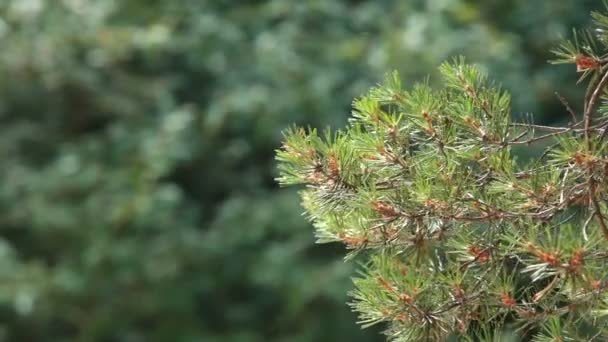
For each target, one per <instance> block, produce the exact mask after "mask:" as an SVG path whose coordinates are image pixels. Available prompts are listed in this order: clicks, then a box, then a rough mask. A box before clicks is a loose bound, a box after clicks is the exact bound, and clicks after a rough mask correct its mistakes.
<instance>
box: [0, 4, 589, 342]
mask: <svg viewBox="0 0 608 342" xmlns="http://www.w3.org/2000/svg"><path fill="white" fill-rule="evenodd" d="M599 6H600V2H599V1H597V0H594V1H591V0H586V1H584V0H560V1H530V0H511V1H505V0H483V1H482V0H424V1H423V0H412V1H388V0H386V1H378V0H310V1H288V0H257V1H254V0H240V1H236V0H234V1H230V0H207V1H205V0H171V1H163V0H124V1H118V0H1V1H0V158H1V164H0V179H1V182H2V183H1V186H0V341H118V342H123V341H124V342H131V341H133V342H136V341H222V342H237V341H239V342H240V341H243V342H249V341H253V342H255V341H380V340H383V338H382V337H381V336H380V335H379V334H378V329H376V330H374V329H369V330H363V331H362V330H360V328H359V327H358V326H357V325H356V323H355V321H356V317H355V315H354V314H352V313H351V312H350V309H349V307H348V306H347V305H346V304H345V303H346V302H347V301H348V297H347V296H346V293H347V291H348V290H349V289H350V288H351V283H350V277H351V276H352V275H353V274H354V273H353V272H354V271H353V269H354V267H355V266H356V265H354V264H353V263H344V262H343V261H342V259H341V256H342V255H343V250H342V247H341V246H331V245H330V246H316V245H314V237H313V232H312V229H311V227H310V224H309V223H307V222H306V220H305V218H303V217H302V216H301V211H302V209H301V208H300V206H299V203H298V202H299V201H298V197H297V194H296V193H295V192H293V191H290V190H282V189H279V188H278V187H277V185H276V183H275V182H274V180H273V178H274V177H275V176H276V173H275V170H274V167H275V164H274V161H273V155H274V150H275V149H276V148H278V146H279V144H280V140H281V131H282V130H284V129H285V128H286V127H288V126H289V125H291V124H299V125H311V126H314V127H325V126H328V125H331V126H333V127H339V126H341V125H343V124H344V123H345V122H346V118H347V116H348V113H349V110H350V103H351V101H352V99H353V98H354V97H357V96H359V95H360V94H362V93H363V92H364V91H365V90H366V89H367V88H369V87H371V86H373V85H375V84H376V83H378V82H379V81H380V80H381V79H382V77H383V75H384V74H385V73H386V72H388V71H391V70H393V69H397V70H399V71H400V72H401V74H402V76H403V77H404V78H405V81H406V82H413V81H415V80H420V79H421V78H423V77H424V76H425V75H427V74H432V73H433V72H434V70H435V68H436V66H437V65H438V64H439V63H441V62H442V61H444V60H446V59H450V58H452V57H454V56H457V55H464V56H465V57H466V58H467V61H469V62H473V63H477V64H479V65H481V66H482V67H483V68H484V69H485V70H487V71H488V73H489V74H490V75H491V77H492V78H493V79H496V80H499V81H500V82H501V83H502V84H503V86H504V87H505V88H506V89H509V90H510V91H511V92H512V93H513V98H514V103H513V112H514V115H515V116H522V115H524V114H526V113H529V112H531V113H534V117H535V118H536V120H537V121H538V122H543V123H548V124H550V123H554V122H558V121H563V120H567V116H566V114H565V113H566V111H565V110H564V108H563V106H562V105H561V104H560V103H559V101H558V100H557V99H556V97H555V95H554V91H559V92H560V94H562V95H563V96H564V97H566V98H569V99H572V102H573V105H574V104H575V103H577V102H580V101H576V100H577V99H579V97H580V96H581V93H582V91H583V90H584V89H580V88H577V87H576V85H575V82H576V76H577V75H576V74H575V72H573V70H570V69H569V68H568V67H556V66H551V65H549V64H547V63H546V61H547V60H548V59H549V58H550V57H551V56H550V53H549V50H550V49H551V48H552V47H553V46H554V45H555V44H556V42H557V41H558V40H559V38H560V36H568V35H569V34H570V32H571V31H570V29H571V27H574V26H584V25H586V24H587V21H588V18H589V15H588V14H589V11H590V10H592V9H599ZM431 82H432V78H431Z"/></svg>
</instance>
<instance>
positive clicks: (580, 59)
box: [575, 55, 600, 72]
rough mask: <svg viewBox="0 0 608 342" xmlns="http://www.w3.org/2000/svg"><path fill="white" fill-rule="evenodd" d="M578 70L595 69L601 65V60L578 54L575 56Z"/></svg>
mask: <svg viewBox="0 0 608 342" xmlns="http://www.w3.org/2000/svg"><path fill="white" fill-rule="evenodd" d="M575 62H576V71H577V72H585V71H587V70H593V69H597V68H599V67H600V62H599V61H598V60H596V59H595V58H593V57H589V56H585V55H578V56H576V58H575Z"/></svg>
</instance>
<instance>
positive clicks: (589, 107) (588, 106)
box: [583, 72, 608, 147]
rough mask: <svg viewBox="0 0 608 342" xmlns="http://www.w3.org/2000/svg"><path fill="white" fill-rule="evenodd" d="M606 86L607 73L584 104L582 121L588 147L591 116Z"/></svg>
mask: <svg viewBox="0 0 608 342" xmlns="http://www.w3.org/2000/svg"><path fill="white" fill-rule="evenodd" d="M606 85H608V72H605V73H604V76H602V79H601V80H600V82H599V83H598V84H597V86H596V87H595V89H594V90H593V93H591V96H590V97H589V100H588V101H587V102H586V103H585V114H584V117H583V121H584V123H585V127H584V129H585V140H586V141H587V146H588V147H591V141H590V140H589V130H590V127H591V116H592V114H593V110H594V108H595V105H596V102H597V100H598V98H599V97H600V95H601V94H602V92H603V91H604V88H606Z"/></svg>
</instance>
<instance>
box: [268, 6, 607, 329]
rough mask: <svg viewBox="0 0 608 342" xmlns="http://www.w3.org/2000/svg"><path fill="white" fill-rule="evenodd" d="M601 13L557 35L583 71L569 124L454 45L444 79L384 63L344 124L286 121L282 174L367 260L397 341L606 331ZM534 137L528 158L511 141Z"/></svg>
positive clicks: (369, 305) (368, 289)
mask: <svg viewBox="0 0 608 342" xmlns="http://www.w3.org/2000/svg"><path fill="white" fill-rule="evenodd" d="M606 5H607V9H608V3H607V4H606ZM592 16H593V19H594V22H595V28H594V30H593V31H580V32H575V35H574V37H573V40H572V41H565V42H564V43H563V44H562V45H561V46H560V47H559V48H558V49H556V50H555V51H554V53H555V54H556V56H557V59H556V60H555V61H554V62H555V63H571V64H574V65H576V71H578V72H579V73H581V81H585V82H586V83H587V84H588V87H587V92H586V95H585V97H584V100H583V101H582V110H580V111H577V110H575V109H574V108H575V107H574V106H571V105H570V104H569V102H568V100H566V99H565V98H564V97H562V96H560V95H558V99H559V100H560V101H561V103H562V106H563V108H562V111H564V112H567V113H568V114H569V115H570V122H569V124H568V125H567V126H564V127H551V126H543V125H537V124H533V123H531V122H530V121H529V120H528V121H524V122H514V121H513V120H512V118H511V98H510V95H509V94H508V93H507V92H506V91H504V90H502V89H501V88H500V86H498V85H496V84H495V83H493V82H491V81H489V80H488V79H487V77H486V75H485V74H484V73H483V72H481V71H480V70H479V68H477V67H475V66H472V65H468V64H466V63H465V61H464V59H463V58H458V59H455V60H453V61H452V62H450V63H444V64H442V65H441V67H440V68H439V70H440V74H441V80H442V87H440V88H438V89H436V88H433V87H431V86H430V85H429V84H428V82H427V83H422V84H418V85H415V86H414V87H413V88H412V89H405V88H404V87H403V86H402V84H401V81H400V78H399V75H398V74H397V73H393V74H391V75H389V76H387V78H386V80H385V82H384V83H383V84H382V85H380V86H378V87H376V88H374V89H372V90H371V91H369V92H368V93H367V94H366V95H365V96H363V97H361V98H358V99H356V100H355V101H354V103H353V112H352V118H351V120H350V123H349V125H348V126H347V128H346V129H344V130H341V131H337V132H335V133H331V132H329V131H327V132H325V133H322V134H321V133H318V132H317V130H315V129H308V130H305V129H302V128H292V129H290V130H288V131H287V132H286V134H285V140H284V144H283V147H282V148H281V149H280V150H279V151H278V154H277V159H278V160H279V162H280V165H279V168H280V170H281V175H280V177H279V178H278V180H279V182H280V183H281V184H284V185H292V184H306V189H305V190H303V191H302V193H301V196H302V200H303V206H304V207H305V209H306V212H307V214H308V216H309V218H310V219H311V221H312V222H313V224H314V226H315V228H316V235H317V238H318V241H319V242H334V241H339V242H342V243H343V244H345V245H346V247H348V248H349V249H350V253H349V254H348V257H349V258H350V257H354V256H356V255H359V256H358V258H360V259H359V260H363V261H364V265H363V267H362V269H361V272H360V274H359V276H357V277H356V278H355V280H354V283H355V286H356V290H355V291H354V292H353V293H352V297H353V299H354V301H353V303H352V306H353V308H354V310H355V311H357V312H358V313H359V314H360V323H361V324H362V325H363V326H364V327H367V326H372V325H375V324H377V323H381V322H384V323H387V330H386V334H387V335H388V336H389V337H390V339H391V340H393V341H439V340H444V339H446V338H448V337H449V336H453V335H457V336H460V337H461V338H462V339H463V340H470V341H473V340H482V341H489V340H495V341H498V340H500V339H501V336H503V335H504V334H506V332H507V331H509V330H512V329H515V330H516V331H517V332H518V334H519V335H520V336H521V337H522V338H525V339H533V340H534V341H591V340H595V341H605V340H607V339H608V320H607V319H606V316H607V315H608V291H607V289H608V269H607V268H606V258H607V257H608V254H607V253H606V250H607V249H608V140H607V139H606V136H607V135H608V103H602V98H604V99H607V98H605V96H606V94H607V93H608V92H607V91H606V86H607V85H608V57H607V56H608V54H607V53H606V52H607V51H608V16H607V15H606V14H602V13H597V12H595V13H593V15H592ZM556 100H557V99H556ZM548 143H549V145H548V146H547V145H546V144H548ZM538 144H544V145H542V146H547V147H546V148H545V150H544V152H543V153H542V154H540V155H538V156H536V157H537V158H536V159H534V160H533V161H530V162H525V163H522V162H518V161H517V159H516V158H515V157H514V153H513V151H514V149H515V148H517V147H522V146H523V147H529V146H534V145H538Z"/></svg>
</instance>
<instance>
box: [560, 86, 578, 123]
mask: <svg viewBox="0 0 608 342" xmlns="http://www.w3.org/2000/svg"><path fill="white" fill-rule="evenodd" d="M555 96H557V98H558V99H559V101H560V102H561V103H562V104H563V105H564V107H566V110H567V111H568V113H570V116H571V117H572V124H573V125H574V124H576V123H577V122H578V119H577V118H576V114H575V113H574V110H572V107H570V104H569V103H568V100H566V98H565V97H563V96H562V95H560V93H558V92H555Z"/></svg>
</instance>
